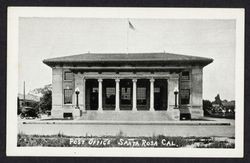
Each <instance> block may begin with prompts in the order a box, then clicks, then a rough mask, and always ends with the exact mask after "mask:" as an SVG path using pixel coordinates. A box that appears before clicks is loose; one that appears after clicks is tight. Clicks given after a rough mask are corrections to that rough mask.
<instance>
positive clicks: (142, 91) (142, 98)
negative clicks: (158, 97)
mask: <svg viewBox="0 0 250 163" xmlns="http://www.w3.org/2000/svg"><path fill="white" fill-rule="evenodd" d="M136 96H137V104H138V105H146V88H145V87H139V88H137V91H136Z"/></svg>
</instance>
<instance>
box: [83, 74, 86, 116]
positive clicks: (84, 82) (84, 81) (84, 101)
mask: <svg viewBox="0 0 250 163" xmlns="http://www.w3.org/2000/svg"><path fill="white" fill-rule="evenodd" d="M82 81H83V83H82V102H83V104H82V111H83V112H86V79H84V78H83V79H82Z"/></svg>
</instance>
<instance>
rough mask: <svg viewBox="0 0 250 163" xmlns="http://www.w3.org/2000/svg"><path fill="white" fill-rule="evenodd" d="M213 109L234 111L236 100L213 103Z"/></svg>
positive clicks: (224, 111)
mask: <svg viewBox="0 0 250 163" xmlns="http://www.w3.org/2000/svg"><path fill="white" fill-rule="evenodd" d="M212 110H213V112H216V113H234V112H235V101H227V100H224V101H221V104H216V103H212Z"/></svg>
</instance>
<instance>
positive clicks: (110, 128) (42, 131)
mask: <svg viewBox="0 0 250 163" xmlns="http://www.w3.org/2000/svg"><path fill="white" fill-rule="evenodd" d="M18 131H19V132H23V133H25V134H38V135H52V134H58V133H63V134H65V135H72V136H85V135H93V136H103V135H117V134H119V133H123V134H124V135H127V136H152V135H159V134H162V135H166V136H226V137H234V134H235V125H234V120H230V119H221V118H204V120H188V121H165V122H163V121H154V122H144V121H141V122H131V121H130V122H123V121H120V122H118V123H117V122H107V121H84V120H38V119H36V120H21V121H19V124H18Z"/></svg>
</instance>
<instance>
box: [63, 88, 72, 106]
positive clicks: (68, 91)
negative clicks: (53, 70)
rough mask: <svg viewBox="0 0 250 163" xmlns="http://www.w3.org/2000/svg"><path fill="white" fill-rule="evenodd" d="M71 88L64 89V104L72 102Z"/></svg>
mask: <svg viewBox="0 0 250 163" xmlns="http://www.w3.org/2000/svg"><path fill="white" fill-rule="evenodd" d="M72 95H73V90H72V89H64V104H72Z"/></svg>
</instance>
